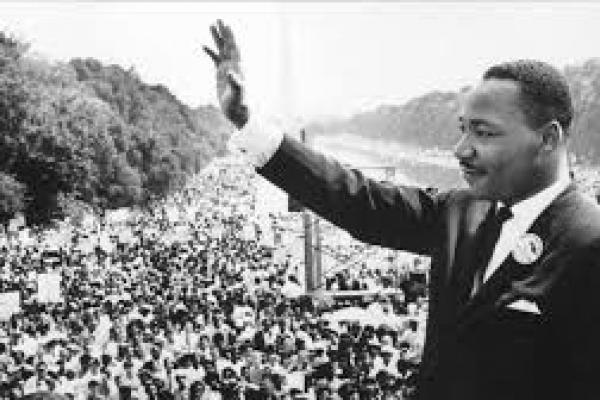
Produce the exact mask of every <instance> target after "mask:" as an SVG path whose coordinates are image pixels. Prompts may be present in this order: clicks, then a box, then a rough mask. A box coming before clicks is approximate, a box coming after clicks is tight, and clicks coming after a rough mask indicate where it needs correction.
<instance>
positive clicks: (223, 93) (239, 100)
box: [204, 20, 248, 128]
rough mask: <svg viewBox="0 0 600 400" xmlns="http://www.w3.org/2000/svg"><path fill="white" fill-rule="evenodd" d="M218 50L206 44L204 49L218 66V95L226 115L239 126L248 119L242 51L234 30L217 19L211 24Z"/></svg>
mask: <svg viewBox="0 0 600 400" xmlns="http://www.w3.org/2000/svg"><path fill="white" fill-rule="evenodd" d="M210 31H211V33H212V36H213V39H214V41H215V45H216V47H217V51H216V52H215V51H213V50H211V49H210V48H208V47H206V46H204V51H205V52H206V53H207V54H208V55H209V56H210V57H211V58H212V60H213V61H214V63H215V66H216V67H217V96H218V98H219V103H220V105H221V109H222V110H223V112H224V113H225V116H226V117H227V118H228V119H229V120H230V121H231V122H232V123H233V124H235V125H236V126H237V127H238V128H241V127H242V126H244V124H245V123H246V121H247V120H248V107H247V106H246V105H245V103H244V83H243V76H242V71H241V67H240V51H239V49H238V47H237V45H236V43H235V39H234V37H233V32H232V31H231V29H230V28H229V27H228V26H226V25H225V24H223V22H222V21H221V20H218V21H217V24H216V26H215V25H211V27H210Z"/></svg>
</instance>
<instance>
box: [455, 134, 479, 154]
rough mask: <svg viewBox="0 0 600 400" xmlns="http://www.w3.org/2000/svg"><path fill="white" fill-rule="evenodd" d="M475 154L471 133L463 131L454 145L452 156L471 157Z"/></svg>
mask: <svg viewBox="0 0 600 400" xmlns="http://www.w3.org/2000/svg"><path fill="white" fill-rule="evenodd" d="M474 154H475V149H474V148H473V143H472V141H471V135H469V133H463V134H462V136H461V137H460V139H459V141H458V143H456V144H455V145H454V156H455V157H456V158H458V159H459V160H464V159H469V158H472V157H473V155H474Z"/></svg>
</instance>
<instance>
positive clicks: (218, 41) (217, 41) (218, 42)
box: [210, 22, 223, 51]
mask: <svg viewBox="0 0 600 400" xmlns="http://www.w3.org/2000/svg"><path fill="white" fill-rule="evenodd" d="M217 23H218V22H217ZM210 33H211V34H212V37H213V39H214V41H215V44H216V45H217V50H219V51H221V50H222V49H223V37H222V36H221V35H220V34H219V31H218V30H217V27H216V26H214V25H211V26H210Z"/></svg>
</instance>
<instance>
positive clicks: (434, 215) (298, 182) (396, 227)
mask: <svg viewBox="0 0 600 400" xmlns="http://www.w3.org/2000/svg"><path fill="white" fill-rule="evenodd" d="M257 171H258V172H259V173H260V174H261V175H262V176H263V177H265V178H266V179H267V180H269V181H271V182H272V183H273V184H275V185H276V186H278V187H280V188H281V189H283V190H284V191H286V192H287V193H288V194H290V195H291V196H292V197H294V198H296V199H297V200H299V201H300V202H302V203H303V204H304V205H306V206H307V207H308V208H310V209H311V210H313V211H314V212H316V213H317V214H319V215H320V216H321V217H323V218H325V219H327V220H328V221H330V222H332V223H333V224H335V225H337V226H339V227H340V228H342V229H344V230H346V231H348V232H349V233H350V234H351V235H352V236H353V237H355V238H356V239H358V240H361V241H363V242H367V243H370V244H377V245H381V246H385V247H390V248H395V249H402V250H407V251H411V252H416V253H421V254H429V253H430V252H431V249H432V248H433V247H434V246H436V245H437V244H438V243H439V242H438V241H439V239H440V237H439V236H440V231H441V230H440V229H439V223H440V220H441V212H442V211H441V210H443V207H442V204H443V202H444V201H443V199H444V197H445V196H430V195H429V194H427V193H426V192H425V191H424V190H421V189H418V188H414V187H407V186H395V185H389V184H385V183H381V182H377V181H374V180H372V179H369V178H367V177H365V176H364V175H363V174H362V173H361V172H360V171H357V170H353V169H347V168H344V167H343V166H342V165H341V164H340V163H339V162H337V161H335V160H332V159H330V158H328V157H326V156H324V155H322V154H320V153H318V152H315V151H314V150H312V149H309V148H308V147H306V146H305V145H303V144H302V143H301V142H299V141H297V140H295V139H293V138H290V137H288V136H285V137H284V139H283V141H282V143H281V146H280V147H279V148H278V150H277V152H276V153H275V155H274V156H273V157H272V158H271V159H270V160H269V161H268V162H267V164H266V165H265V166H264V167H262V168H259V169H257Z"/></svg>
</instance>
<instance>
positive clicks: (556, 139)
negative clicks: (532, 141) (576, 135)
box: [540, 120, 564, 151]
mask: <svg viewBox="0 0 600 400" xmlns="http://www.w3.org/2000/svg"><path fill="white" fill-rule="evenodd" d="M540 134H541V135H542V147H543V149H544V150H546V151H552V150H556V148H557V147H558V146H559V145H560V144H561V143H562V142H563V140H564V131H563V128H562V126H561V125H560V122H558V121H556V120H553V121H551V122H549V123H548V124H546V125H544V127H543V128H542V129H541V130H540Z"/></svg>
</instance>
